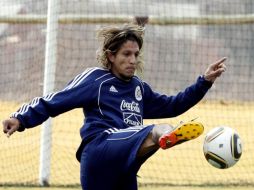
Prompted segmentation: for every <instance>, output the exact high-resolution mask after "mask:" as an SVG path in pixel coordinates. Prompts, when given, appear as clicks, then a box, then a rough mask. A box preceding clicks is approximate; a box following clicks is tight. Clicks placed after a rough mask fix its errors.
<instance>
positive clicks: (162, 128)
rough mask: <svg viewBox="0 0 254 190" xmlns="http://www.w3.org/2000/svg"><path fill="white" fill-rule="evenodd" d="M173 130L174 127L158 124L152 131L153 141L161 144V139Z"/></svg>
mask: <svg viewBox="0 0 254 190" xmlns="http://www.w3.org/2000/svg"><path fill="white" fill-rule="evenodd" d="M172 130H173V126H171V125H169V124H156V125H154V128H153V129H152V131H151V133H152V140H153V142H155V143H158V142H159V138H160V137H161V136H162V135H163V134H166V133H169V132H171V131H172Z"/></svg>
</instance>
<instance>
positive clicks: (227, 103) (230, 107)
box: [0, 0, 254, 186]
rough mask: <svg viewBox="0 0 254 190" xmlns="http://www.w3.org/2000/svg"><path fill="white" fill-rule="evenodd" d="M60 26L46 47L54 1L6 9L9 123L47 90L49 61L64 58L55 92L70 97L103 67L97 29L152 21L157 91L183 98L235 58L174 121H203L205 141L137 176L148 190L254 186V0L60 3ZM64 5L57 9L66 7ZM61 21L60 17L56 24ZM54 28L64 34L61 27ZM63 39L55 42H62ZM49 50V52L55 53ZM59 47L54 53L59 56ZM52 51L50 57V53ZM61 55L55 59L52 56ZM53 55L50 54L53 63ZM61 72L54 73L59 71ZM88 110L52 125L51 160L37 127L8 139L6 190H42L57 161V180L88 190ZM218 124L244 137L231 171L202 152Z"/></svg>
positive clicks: (149, 68) (0, 58)
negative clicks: (157, 189) (84, 143)
mask: <svg viewBox="0 0 254 190" xmlns="http://www.w3.org/2000/svg"><path fill="white" fill-rule="evenodd" d="M53 2H55V4H54V3H53V6H51V8H52V10H53V12H54V11H55V14H57V15H54V14H53V15H51V16H53V17H54V16H56V17H54V18H56V19H57V20H58V22H57V23H50V22H48V26H49V25H51V26H53V27H51V30H49V31H48V32H49V33H51V32H53V33H54V34H55V36H56V38H55V39H52V40H47V35H48V32H47V20H49V19H50V18H49V15H50V14H48V8H49V6H48V2H47V1H46V0H44V1H43V0H42V1H32V0H11V1H10V0H2V1H1V3H0V10H1V11H0V79H1V80H0V89H1V90H0V116H1V120H3V119H5V118H8V117H9V115H10V113H12V112H14V111H16V110H17V109H18V108H19V107H20V106H21V105H22V104H23V103H25V102H29V101H31V100H32V99H33V98H34V97H40V96H42V95H43V91H44V90H45V85H44V82H45V76H46V77H47V75H45V69H46V64H45V60H46V59H48V60H49V61H52V60H55V63H56V65H55V69H52V70H51V69H49V70H48V74H49V75H50V76H53V79H52V81H50V80H48V85H51V86H53V90H54V91H57V90H61V89H63V88H64V86H65V85H66V84H67V83H68V82H69V81H70V80H71V79H72V78H73V77H75V76H76V75H77V74H79V73H81V72H82V71H84V70H85V69H86V68H88V67H94V66H99V64H98V63H97V61H96V51H97V49H98V47H99V43H98V41H97V40H96V31H97V29H98V28H100V27H102V26H107V25H111V24H119V25H120V24H123V23H127V22H132V21H133V20H135V19H136V20H137V18H139V19H138V21H144V20H146V19H144V18H148V20H147V23H146V24H145V28H146V29H145V38H144V48H143V59H144V69H143V72H142V73H139V75H140V76H141V77H142V79H143V80H145V81H147V82H148V83H149V84H151V86H152V87H153V89H154V90H155V91H158V92H160V93H165V94H168V95H175V94H176V93H178V92H179V91H181V90H183V89H184V88H185V87H187V86H188V85H190V84H192V83H193V82H194V81H195V80H196V79H197V77H198V76H199V75H200V74H203V73H204V71H205V69H206V68H207V66H208V64H210V63H213V62H214V61H216V60H218V59H219V58H221V57H228V60H227V61H226V64H227V72H226V73H225V74H223V76H221V77H220V78H219V79H218V80H217V81H216V83H215V84H214V85H213V87H212V88H211V89H210V91H209V93H208V94H207V96H205V98H204V99H203V100H202V101H201V102H200V103H199V104H198V105H196V106H195V107H193V108H192V109H191V110H189V111H188V112H186V113H184V114H183V115H180V116H178V117H175V118H169V119H165V120H146V121H145V123H146V124H152V123H163V122H167V123H170V124H173V125H177V124H178V123H179V122H180V121H188V120H191V119H193V118H196V117H198V121H200V122H202V123H203V124H204V126H205V132H204V135H202V136H201V137H200V138H198V139H196V140H194V141H193V142H191V143H186V144H184V145H181V146H176V147H174V148H172V149H170V150H167V151H162V150H159V151H158V152H157V153H156V154H155V155H153V156H152V157H151V158H150V159H148V161H147V162H146V163H145V164H144V165H143V166H142V168H141V169H140V171H139V173H138V176H139V177H138V181H139V184H140V185H152V184H154V185H216V184H217V185H219V184H222V185H229V184H238V185H246V184H248V185H254V181H253V179H254V159H253V154H254V146H253V137H252V136H253V135H252V131H253V126H254V117H253V115H254V74H253V71H254V63H253V60H254V57H253V56H254V54H253V49H254V39H253V38H254V37H253V31H254V15H253V14H252V13H253V12H254V2H253V1H252V0H245V1H242V0H220V1H198V0H172V1H168V0H160V1H152V0H139V1H134V0H129V1H125V0H97V1H92V0H79V1H77V0H76V1H67V0H61V1H53ZM57 2H58V3H57ZM53 21H54V20H53ZM54 26H55V27H54ZM53 37H54V36H53ZM47 48H48V49H47ZM50 48H54V49H50ZM47 51H48V54H46V52H47ZM52 53H53V55H52ZM47 56H48V57H47ZM51 71H52V72H51ZM83 119H84V118H83V114H82V110H81V109H75V110H72V111H70V112H68V113H64V114H62V115H60V116H58V117H56V118H53V119H52V125H51V129H52V137H51V139H50V141H51V142H50V144H49V145H50V148H49V151H48V152H49V154H48V155H46V156H45V157H44V158H43V159H41V158H40V156H41V129H42V128H43V127H44V126H38V127H35V128H33V129H29V130H26V131H25V132H23V133H15V134H14V135H13V136H11V138H9V139H8V138H6V137H5V136H4V134H1V135H0V136H1V138H0V144H1V149H0V160H1V162H0V170H1V172H0V185H38V184H39V181H40V179H39V178H40V174H39V173H40V167H41V162H44V161H46V162H48V163H50V165H49V168H48V170H49V172H50V175H49V178H48V180H49V181H48V183H49V184H51V185H56V186H65V185H67V186H73V185H79V184H80V182H79V163H78V161H77V160H76V158H75V152H76V149H77V147H78V145H79V143H80V141H81V139H80V135H79V129H80V127H81V126H82V123H83ZM219 125H227V126H230V127H232V128H234V129H236V130H237V131H238V132H239V135H240V137H241V139H242V141H243V154H242V157H241V159H240V161H239V162H238V163H237V164H236V165H235V166H234V167H232V168H230V169H226V170H219V169H215V168H213V167H212V166H210V165H209V164H208V163H207V161H206V160H205V157H204V155H203V150H202V145H203V141H204V137H205V134H206V133H207V132H208V131H209V130H210V129H212V128H214V127H217V126H219Z"/></svg>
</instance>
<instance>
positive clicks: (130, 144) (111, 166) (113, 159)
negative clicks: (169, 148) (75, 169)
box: [80, 125, 154, 190]
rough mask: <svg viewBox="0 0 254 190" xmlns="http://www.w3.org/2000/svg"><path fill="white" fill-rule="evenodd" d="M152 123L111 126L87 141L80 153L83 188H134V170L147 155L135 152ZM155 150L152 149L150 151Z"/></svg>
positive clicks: (136, 169) (121, 189) (92, 189)
mask: <svg viewBox="0 0 254 190" xmlns="http://www.w3.org/2000/svg"><path fill="white" fill-rule="evenodd" d="M153 127H154V125H149V126H135V127H129V128H127V129H115V128H111V129H108V130H106V131H104V132H103V133H102V134H100V135H99V136H98V137H96V138H95V139H93V140H92V141H91V142H89V143H88V144H87V145H86V146H85V147H84V149H83V151H82V154H81V162H80V164H81V167H80V173H81V175H80V178H81V185H82V188H83V189H84V190H137V188H138V187H137V178H136V175H137V172H138V170H139V168H140V167H141V165H142V164H143V162H144V161H145V160H146V159H147V158H148V157H149V156H151V155H149V156H148V157H147V158H145V159H142V160H138V159H137V157H136V155H137V152H138V150H139V147H140V146H141V144H142V142H143V141H144V140H145V138H146V137H147V135H148V134H149V132H150V131H151V130H152V128H153ZM153 153H154V152H153Z"/></svg>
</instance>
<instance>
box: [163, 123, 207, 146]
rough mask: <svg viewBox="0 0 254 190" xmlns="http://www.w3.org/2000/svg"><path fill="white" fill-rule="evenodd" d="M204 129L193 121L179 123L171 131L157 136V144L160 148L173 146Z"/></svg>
mask: <svg viewBox="0 0 254 190" xmlns="http://www.w3.org/2000/svg"><path fill="white" fill-rule="evenodd" d="M203 131H204V126H203V125H202V124H201V123H199V122H195V121H193V120H192V121H190V122H187V123H180V125H178V126H177V127H175V128H174V129H173V130H172V131H171V132H169V133H166V134H164V135H162V136H161V137H160V138H159V145H160V147H161V148H162V149H167V148H170V147H173V146H175V145H177V144H180V143H183V142H186V141H189V140H192V139H195V138H197V137H199V136H200V135H201V134H202V133H203Z"/></svg>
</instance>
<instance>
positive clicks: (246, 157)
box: [0, 102, 254, 190]
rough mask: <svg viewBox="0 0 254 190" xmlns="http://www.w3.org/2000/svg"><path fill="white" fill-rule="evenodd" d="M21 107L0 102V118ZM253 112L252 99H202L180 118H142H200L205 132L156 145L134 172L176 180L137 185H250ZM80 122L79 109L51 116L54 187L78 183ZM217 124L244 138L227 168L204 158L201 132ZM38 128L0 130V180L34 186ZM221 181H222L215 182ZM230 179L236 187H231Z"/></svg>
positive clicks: (147, 179) (194, 189) (147, 178)
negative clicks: (238, 153) (166, 147)
mask: <svg viewBox="0 0 254 190" xmlns="http://www.w3.org/2000/svg"><path fill="white" fill-rule="evenodd" d="M19 106H20V104H18V103H10V102H1V107H0V116H1V118H0V119H1V120H2V119H4V118H6V117H8V115H9V114H10V113H11V112H12V111H14V110H16V109H17V108H18V107H19ZM253 116H254V103H250V102H248V103H232V102H231V103H225V102H214V103H213V102H209V103H208V102H202V103H200V104H199V105H197V106H195V107H194V108H192V109H191V110H190V111H188V112H187V113H185V114H183V115H181V116H179V117H176V118H172V119H164V120H147V121H145V124H150V123H164V122H168V123H171V124H174V125H176V124H178V123H179V122H180V121H181V120H184V121H187V120H190V119H193V118H195V117H199V118H198V121H200V122H202V123H203V124H204V126H205V132H204V134H203V135H202V136H201V137H200V138H198V139H196V140H193V141H192V142H189V143H186V144H183V145H180V146H177V147H174V148H172V149H170V150H167V151H163V150H159V151H158V152H157V153H156V154H155V155H154V156H152V157H151V158H150V159H148V161H147V162H146V163H145V164H144V165H143V166H142V168H141V170H140V172H139V174H138V175H139V176H140V177H139V178H138V180H139V182H140V183H141V184H147V183H149V184H151V183H154V184H167V183H168V184H174V185H173V186H168V187H159V186H158V188H157V187H156V188H155V187H149V186H148V187H141V188H140V189H141V190H144V189H148V190H149V189H156V190H165V189H171V190H172V189H173V190H174V189H178V190H181V189H183V190H185V189H190V190H199V189H207V190H210V189H211V190H212V189H213V190H216V189H222V188H223V190H227V188H228V189H240V190H243V189H253V188H252V187H248V186H246V185H248V184H250V185H253V184H254V159H253V155H254V146H253V145H254V140H253V139H254V138H253V137H252V136H253V135H252V133H253V126H254V117H253ZM82 121H83V116H82V111H81V110H73V111H71V112H68V113H65V114H63V115H61V116H58V117H56V118H55V119H54V120H53V126H54V127H53V136H52V157H51V178H50V183H51V184H53V185H54V186H55V185H56V186H57V185H60V186H64V185H73V184H74V185H75V184H79V163H78V162H77V161H76V159H75V152H76V148H77V147H78V145H79V143H80V137H79V128H80V126H81V124H82ZM218 125H228V126H231V127H232V128H235V129H236V130H237V131H238V132H239V134H240V137H241V139H242V141H243V154H242V157H241V159H240V161H239V162H238V163H237V164H236V165H235V166H234V167H232V168H230V169H227V170H218V169H215V168H213V167H211V166H210V165H209V164H208V163H207V161H206V160H205V159H204V155H203V151H202V143H203V140H204V137H205V133H207V132H208V130H210V129H211V128H213V127H215V126H218ZM40 129H41V127H36V128H34V129H30V130H26V131H25V132H23V133H16V134H14V135H13V136H11V138H9V139H8V138H6V137H5V135H4V134H3V133H2V134H1V135H0V143H1V149H0V160H1V162H0V170H1V172H0V184H15V183H16V184H32V185H33V184H35V185H36V184H37V185H38V167H39V147H40V144H39V143H40ZM206 184H207V186H206ZM220 184H222V186H219V185H220ZM232 184H233V185H234V184H238V185H240V186H237V187H235V188H234V186H232ZM229 185H231V186H229ZM241 185H242V186H243V187H241ZM1 189H9V190H13V189H19V190H23V189H30V190H37V189H45V190H46V189H54V190H58V189H63V188H53V187H51V188H32V187H25V188H23V187H0V190H1ZM65 189H72V188H65ZM74 189H79V188H74Z"/></svg>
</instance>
